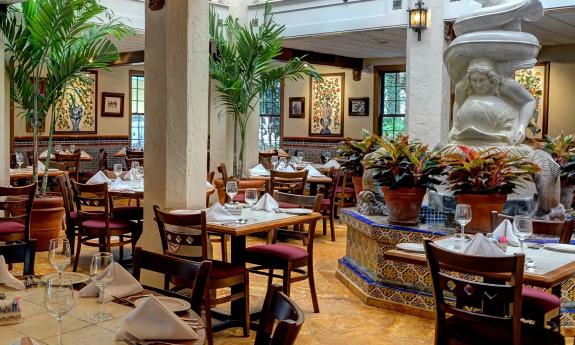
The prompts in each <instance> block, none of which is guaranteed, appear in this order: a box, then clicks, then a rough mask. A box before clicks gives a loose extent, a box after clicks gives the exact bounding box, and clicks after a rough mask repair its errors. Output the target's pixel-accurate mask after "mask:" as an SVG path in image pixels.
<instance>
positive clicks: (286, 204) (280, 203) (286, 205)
mask: <svg viewBox="0 0 575 345" xmlns="http://www.w3.org/2000/svg"><path fill="white" fill-rule="evenodd" d="M278 205H279V207H280V208H298V207H299V205H296V204H291V203H289V202H281V201H279V202H278Z"/></svg>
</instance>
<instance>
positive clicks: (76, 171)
mask: <svg viewBox="0 0 575 345" xmlns="http://www.w3.org/2000/svg"><path fill="white" fill-rule="evenodd" d="M54 161H55V162H59V163H62V164H63V166H64V169H63V170H66V171H68V174H70V175H72V178H73V179H74V180H76V181H79V177H80V152H79V151H78V150H76V152H74V153H59V152H56V155H55V158H54Z"/></svg>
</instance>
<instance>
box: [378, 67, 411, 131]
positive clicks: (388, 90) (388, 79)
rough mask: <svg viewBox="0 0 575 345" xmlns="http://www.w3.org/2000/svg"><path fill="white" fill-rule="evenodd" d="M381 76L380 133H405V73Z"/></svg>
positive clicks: (395, 72)
mask: <svg viewBox="0 0 575 345" xmlns="http://www.w3.org/2000/svg"><path fill="white" fill-rule="evenodd" d="M379 76H380V79H379V83H380V97H379V99H380V100H381V101H380V102H379V126H380V127H379V132H380V133H381V135H394V134H396V133H401V132H403V131H405V103H406V92H405V71H383V72H381V73H380V74H379Z"/></svg>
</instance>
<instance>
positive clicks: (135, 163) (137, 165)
mask: <svg viewBox="0 0 575 345" xmlns="http://www.w3.org/2000/svg"><path fill="white" fill-rule="evenodd" d="M139 166H140V163H139V162H132V164H131V165H130V167H131V168H132V169H138V167H139Z"/></svg>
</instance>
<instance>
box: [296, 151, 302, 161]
mask: <svg viewBox="0 0 575 345" xmlns="http://www.w3.org/2000/svg"><path fill="white" fill-rule="evenodd" d="M297 160H298V162H299V163H300V164H302V163H303V152H302V151H298V153H297Z"/></svg>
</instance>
